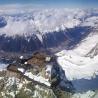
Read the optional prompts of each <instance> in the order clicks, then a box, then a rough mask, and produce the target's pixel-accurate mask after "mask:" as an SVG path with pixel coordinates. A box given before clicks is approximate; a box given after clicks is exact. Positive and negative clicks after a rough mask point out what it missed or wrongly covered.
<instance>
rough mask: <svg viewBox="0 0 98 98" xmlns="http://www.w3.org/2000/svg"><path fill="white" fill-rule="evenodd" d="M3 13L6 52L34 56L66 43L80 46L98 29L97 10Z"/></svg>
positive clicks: (0, 27) (0, 31) (1, 41)
mask: <svg viewBox="0 0 98 98" xmlns="http://www.w3.org/2000/svg"><path fill="white" fill-rule="evenodd" d="M3 10H4V9H3ZM3 10H1V11H0V50H3V51H10V52H11V51H12V52H26V51H31V52H32V51H34V50H39V49H42V48H52V47H57V46H58V45H60V44H61V43H65V42H66V43H67V45H68V46H70V42H71V43H73V42H74V43H77V42H78V41H79V40H81V39H82V38H83V37H85V36H86V35H87V34H89V33H90V32H91V31H92V30H93V28H97V25H98V22H97V18H98V14H97V10H96V9H95V10H93V11H92V10H81V9H64V8H62V9H32V10H31V9H29V10H19V9H17V10H16V9H13V10H12V9H10V10H5V11H3ZM15 11H16V12H15ZM16 47H17V48H16Z"/></svg>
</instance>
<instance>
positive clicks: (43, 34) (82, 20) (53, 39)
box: [0, 8, 98, 98]
mask: <svg viewBox="0 0 98 98" xmlns="http://www.w3.org/2000/svg"><path fill="white" fill-rule="evenodd" d="M59 46H60V47H61V48H60V49H59V48H58V47H59ZM47 48H52V49H53V50H54V51H55V50H57V49H58V50H59V52H57V53H55V56H56V57H57V58H56V61H55V62H56V63H55V62H53V64H54V65H53V68H52V69H51V74H52V75H53V80H54V81H55V82H54V83H55V84H52V85H53V86H56V87H55V89H54V91H55V90H58V89H57V88H60V90H61V89H63V90H65V89H66V88H67V89H68V90H69V89H70V88H71V87H72V86H73V88H75V90H76V93H78V95H77V94H73V95H72V96H71V98H92V96H95V97H94V98H97V97H96V96H98V94H97V95H95V92H94V91H96V90H98V85H94V83H95V82H96V81H97V75H98V60H97V59H98V10H97V9H91V10H82V9H63V8H62V9H29V11H28V10H16V9H13V10H12V9H11V10H6V11H5V12H4V11H2V10H0V50H2V51H6V52H33V51H35V50H40V49H47ZM44 69H45V68H44ZM45 71H46V70H45ZM42 74H43V72H42ZM24 75H26V76H30V78H35V77H36V76H32V75H31V74H30V73H29V72H26V73H24ZM39 77H40V76H38V77H37V78H38V79H39V80H40V78H39ZM41 79H42V78H41ZM55 79H56V80H55ZM43 80H44V79H43ZM92 80H93V81H94V83H92V82H91V81H92ZM8 81H9V80H8ZM17 81H18V80H17ZM17 81H16V82H17ZM81 81H82V82H81ZM23 82H24V81H23ZM79 83H81V85H80V84H79ZM85 83H86V84H85ZM20 84H21V83H20ZM22 84H23V83H22ZM89 84H90V85H89ZM92 85H94V86H96V87H93V86H92ZM24 88H25V86H24ZM40 89H41V88H40ZM82 89H83V90H82ZM26 90H27V89H26ZM42 91H44V90H43V89H42ZM65 91H66V90H65ZM84 91H85V92H86V93H85V94H84ZM7 92H8V91H7ZM56 92H57V91H56ZM56 92H55V93H56ZM79 92H80V93H81V92H82V94H80V93H79ZM29 93H30V94H31V92H29ZM36 93H37V92H36ZM36 93H35V94H36ZM63 93H64V94H65V92H63ZM37 94H38V93H37ZM37 94H36V95H37ZM64 96H66V95H64ZM51 98H52V97H51ZM60 98H61V97H60ZM62 98H65V97H62ZM68 98H70V97H68Z"/></svg>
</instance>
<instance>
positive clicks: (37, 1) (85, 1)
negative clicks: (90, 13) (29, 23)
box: [0, 0, 98, 8]
mask: <svg viewBox="0 0 98 98" xmlns="http://www.w3.org/2000/svg"><path fill="white" fill-rule="evenodd" d="M15 4H19V5H29V4H30V5H32V6H42V7H71V8H98V0H0V6H1V5H15Z"/></svg>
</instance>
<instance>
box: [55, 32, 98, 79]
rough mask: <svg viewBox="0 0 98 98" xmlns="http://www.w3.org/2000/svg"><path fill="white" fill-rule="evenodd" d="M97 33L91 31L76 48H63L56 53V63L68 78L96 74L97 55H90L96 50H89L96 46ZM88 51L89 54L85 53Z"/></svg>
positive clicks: (86, 77)
mask: <svg viewBox="0 0 98 98" xmlns="http://www.w3.org/2000/svg"><path fill="white" fill-rule="evenodd" d="M97 43H98V33H97V32H93V33H92V34H90V35H89V36H88V37H87V38H85V39H84V40H82V41H81V43H80V44H78V45H77V46H76V48H74V49H72V50H63V51H61V52H59V53H57V54H56V55H57V56H58V63H59V64H60V66H61V67H62V69H63V70H64V71H65V75H66V77H67V78H68V79H69V80H74V79H82V78H85V79H91V78H92V77H93V78H94V77H95V76H96V75H98V55H92V54H94V52H97V53H98V50H96V51H94V50H93V51H92V53H91V55H90V53H89V52H90V51H91V50H92V49H93V48H95V49H96V48H97V45H96V44H97ZM88 53H89V56H88V55H87V54H88Z"/></svg>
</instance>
